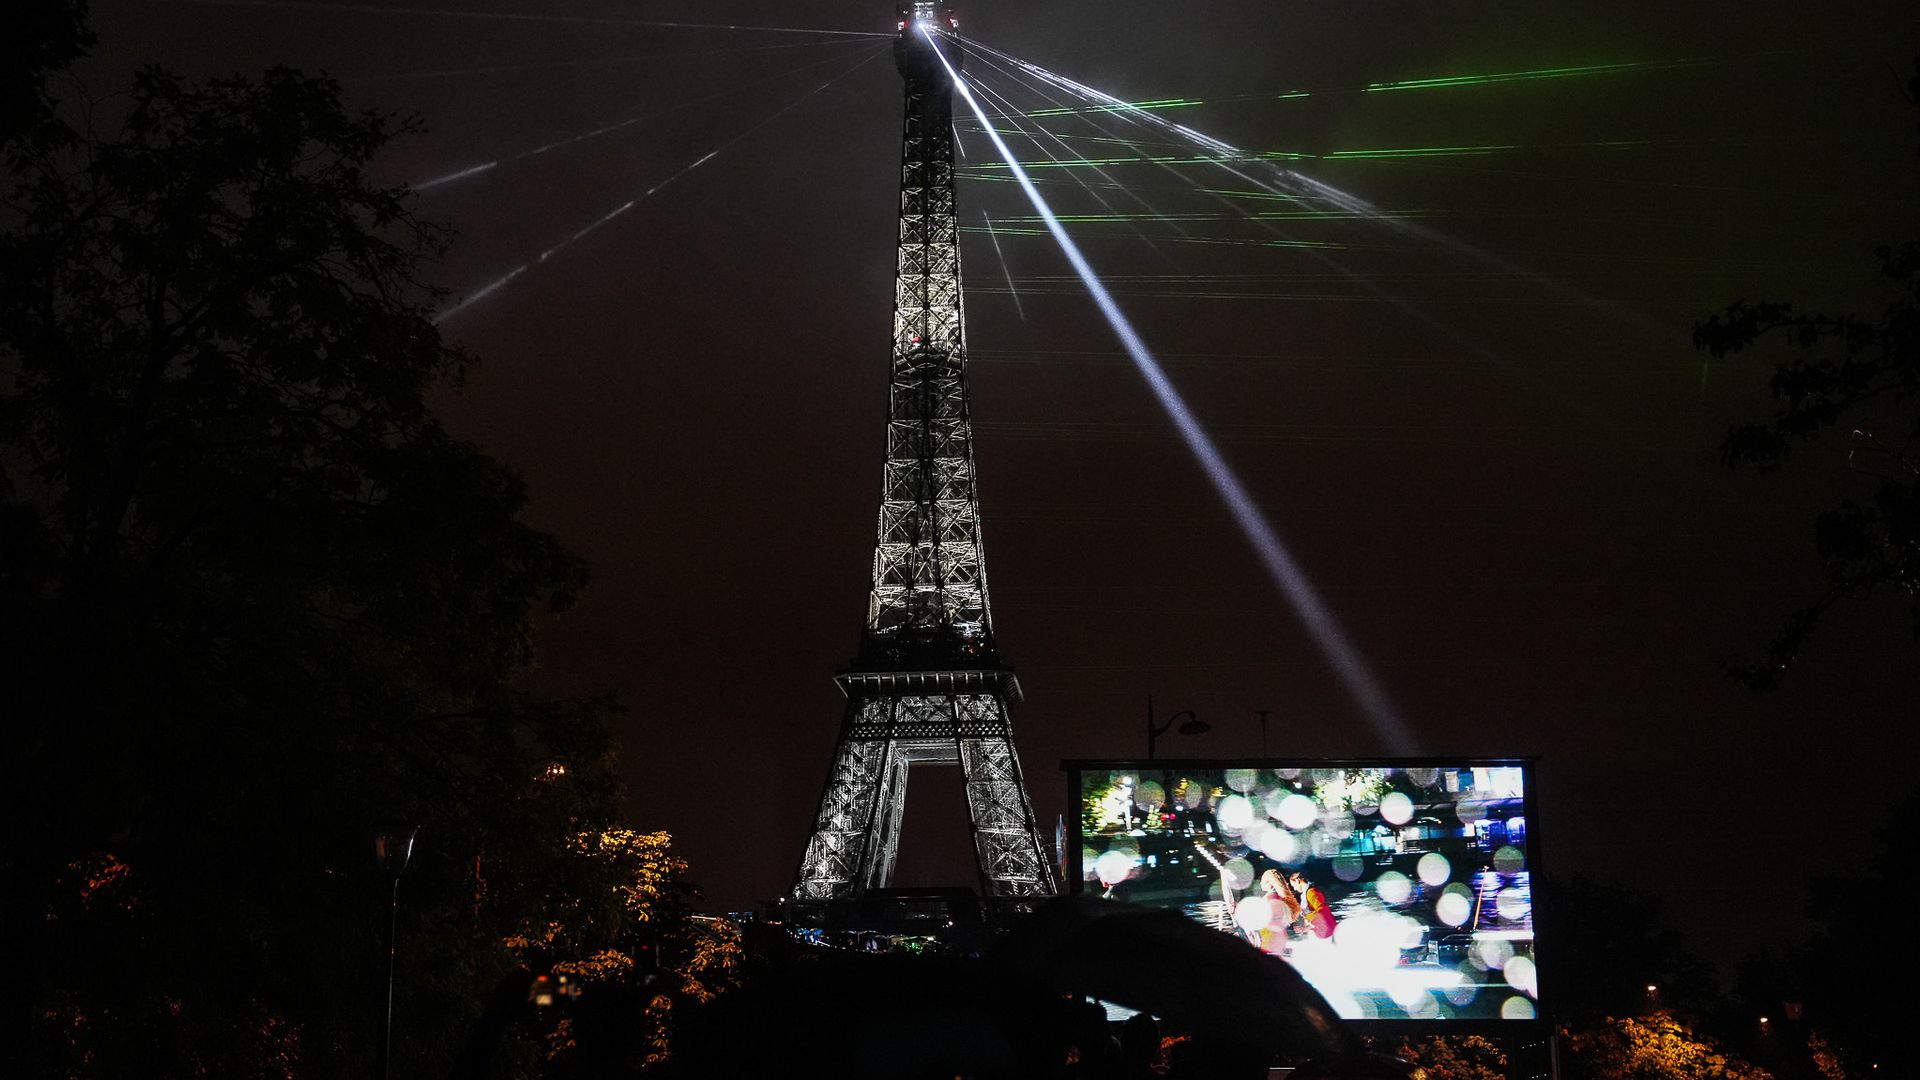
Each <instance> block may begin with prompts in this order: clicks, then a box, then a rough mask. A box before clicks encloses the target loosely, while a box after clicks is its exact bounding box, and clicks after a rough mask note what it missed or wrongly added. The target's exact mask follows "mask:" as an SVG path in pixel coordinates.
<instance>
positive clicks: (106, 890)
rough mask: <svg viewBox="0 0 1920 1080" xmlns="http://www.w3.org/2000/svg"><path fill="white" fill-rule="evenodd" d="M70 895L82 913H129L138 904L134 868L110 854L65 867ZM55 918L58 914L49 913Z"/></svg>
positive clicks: (98, 854)
mask: <svg viewBox="0 0 1920 1080" xmlns="http://www.w3.org/2000/svg"><path fill="white" fill-rule="evenodd" d="M67 873H68V875H69V880H70V882H71V888H72V893H71V895H72V896H73V897H74V898H75V899H76V900H78V901H79V907H80V910H81V911H85V912H89V913H93V912H106V911H132V910H133V909H134V907H135V906H137V905H138V903H139V897H138V896H137V895H136V894H135V892H134V888H133V867H131V866H128V865H127V863H126V860H124V859H122V858H120V856H118V855H115V854H113V853H112V852H100V853H97V854H94V855H90V856H88V857H87V858H85V859H81V860H79V861H77V862H73V863H69V864H67ZM48 914H49V916H50V917H58V912H57V911H54V912H49V913H48Z"/></svg>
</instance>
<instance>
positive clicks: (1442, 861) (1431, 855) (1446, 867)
mask: <svg viewBox="0 0 1920 1080" xmlns="http://www.w3.org/2000/svg"><path fill="white" fill-rule="evenodd" d="M1413 872H1414V873H1416V874H1418V875H1420V881H1421V883H1422V884H1424V885H1445V884H1446V883H1447V879H1448V878H1450V877H1452V876H1453V864H1452V863H1450V862H1448V861H1447V857H1446V856H1445V855H1442V854H1440V853H1439V852H1437V851H1429V852H1427V853H1426V854H1425V855H1422V856H1420V861H1419V862H1417V863H1415V864H1414V869H1413Z"/></svg>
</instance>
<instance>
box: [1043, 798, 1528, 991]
mask: <svg viewBox="0 0 1920 1080" xmlns="http://www.w3.org/2000/svg"><path fill="white" fill-rule="evenodd" d="M1067 771H1068V776H1069V784H1070V794H1071V795H1072V797H1073V800H1074V804H1075V810H1076V811H1077V814H1076V817H1077V824H1078V830H1077V831H1078V833H1079V835H1078V837H1077V838H1076V841H1077V842H1070V843H1069V845H1068V851H1067V854H1068V857H1069V858H1068V861H1069V863H1070V864H1071V865H1070V866H1069V875H1070V876H1071V877H1073V878H1075V879H1077V881H1076V884H1075V886H1074V887H1075V888H1078V889H1080V890H1083V891H1086V892H1090V893H1094V894H1096V895H1099V896H1105V897H1110V898H1113V899H1116V900H1125V901H1128V902H1131V903H1135V904H1142V905H1146V906H1149V907H1159V908H1167V909H1171V910H1174V911H1179V912H1181V913H1183V914H1185V915H1187V916H1189V917H1190V918H1193V919H1196V920H1198V921H1200V922H1202V923H1205V924H1206V925H1208V926H1211V927H1214V928H1215V929H1218V930H1219V931H1220V932H1221V933H1223V934H1234V935H1237V936H1239V937H1241V938H1243V939H1245V940H1246V941H1247V942H1248V943H1249V944H1251V945H1253V946H1255V947H1257V948H1259V949H1261V950H1263V951H1265V952H1267V953H1269V954H1272V955H1274V956H1278V957H1280V958H1282V959H1284V960H1286V961H1287V962H1288V963H1290V964H1292V965H1293V967H1294V969H1295V970H1297V971H1298V972H1299V973H1300V974H1301V975H1302V976H1304V977H1305V978H1306V980H1307V982H1308V983H1310V984H1312V985H1313V987H1314V988H1315V989H1316V990H1318V991H1320V993H1321V994H1322V995H1323V996H1324V997H1325V998H1326V999H1327V1001H1328V1002H1329V1003H1331V1004H1332V1005H1333V1007H1334V1009H1335V1011H1337V1012H1338V1013H1339V1014H1340V1015H1341V1016H1343V1017H1346V1018H1349V1019H1355V1020H1401V1021H1407V1020H1413V1021H1421V1020H1431V1021H1446V1020H1480V1021H1501V1020H1506V1021H1517V1020H1531V1019H1533V1018H1534V1017H1535V1016H1536V1015H1537V1012H1538V1001H1539V995H1540V991H1539V969H1538V967H1537V965H1536V963H1535V960H1534V920H1533V873H1532V866H1533V863H1534V856H1533V853H1534V848H1533V846H1532V845H1531V843H1530V842H1529V831H1528V828H1527V791H1528V781H1529V780H1530V772H1531V770H1530V769H1529V768H1528V766H1527V765H1525V764H1523V763H1520V762H1514V761H1491V762H1489V761H1474V762H1457V763H1427V762H1418V763H1410V762H1362V763H1352V762H1339V763H1328V762H1295V763H1283V762H1270V761H1263V762H1258V763H1233V764H1224V763H1219V762H1123V763H1112V762H1100V763H1088V762H1068V763H1067ZM1076 854H1077V856H1078V857H1077V859H1076V858H1074V856H1075V855H1076Z"/></svg>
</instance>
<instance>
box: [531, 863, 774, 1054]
mask: <svg viewBox="0 0 1920 1080" xmlns="http://www.w3.org/2000/svg"><path fill="white" fill-rule="evenodd" d="M566 847H567V851H568V853H569V854H570V855H571V856H572V858H571V859H570V860H568V862H569V865H568V867H567V869H566V871H565V874H566V878H565V880H564V881H556V882H554V884H553V887H552V888H551V889H550V890H549V895H550V899H551V900H552V906H551V908H550V909H549V910H548V911H547V912H546V913H545V914H544V915H543V916H541V917H537V918H529V919H527V920H525V921H524V922H523V923H522V924H521V925H520V927H519V928H518V930H517V931H516V932H514V933H511V934H508V935H507V936H506V937H505V938H504V939H503V941H502V944H503V945H504V946H505V947H506V949H507V950H508V952H509V953H511V954H512V955H513V956H514V958H515V959H516V960H517V961H518V962H520V963H521V964H524V965H526V966H527V967H530V968H532V969H534V970H536V971H540V970H547V971H551V972H552V973H553V974H555V975H564V976H568V977H569V978H571V979H572V980H574V982H575V985H577V986H578V987H579V988H580V993H581V995H582V996H583V997H589V996H601V995H604V996H605V997H606V998H607V999H610V1000H625V1001H628V1002H630V1003H631V1004H630V1005H628V1006H626V1007H627V1008H630V1009H631V1010H632V1012H631V1014H630V1015H631V1016H632V1018H633V1027H632V1029H631V1030H632V1031H633V1032H634V1034H635V1039H634V1043H633V1046H632V1050H631V1053H632V1055H633V1064H636V1065H645V1064H650V1063H655V1062H660V1061H664V1060H666V1059H667V1057H668V1056H669V1055H670V1053H671V1046H672V1040H673V1010H674V1008H675V1006H676V1005H679V1004H699V1003H704V1002H707V1001H711V1000H713V999H714V998H715V997H717V996H719V995H720V994H721V993H724V992H725V991H726V990H728V989H729V988H731V987H732V986H734V985H735V984H736V983H737V982H738V971H739V967H740V963H741V960H742V957H743V952H742V949H741V945H740V931H739V928H738V927H736V926H734V925H733V924H732V923H731V922H729V921H727V920H725V919H717V918H708V917H704V916H699V915H695V914H693V913H692V911H691V910H690V903H691V896H692V889H691V887H690V886H689V885H688V884H687V882H686V880H685V877H686V871H687V863H686V860H685V859H682V858H680V857H679V856H678V855H676V854H674V852H673V838H672V837H671V836H669V835H668V834H666V833H664V832H638V831H635V830H630V829H606V830H601V831H594V832H580V833H576V834H574V835H573V836H572V837H570V838H569V839H568V841H567V844H566ZM579 1037H581V1036H580V1034H579V1032H577V1031H575V1030H574V1029H573V1027H572V1026H570V1025H568V1024H566V1023H565V1022H563V1021H555V1022H554V1023H553V1024H552V1025H551V1026H550V1027H549V1028H548V1029H547V1031H546V1033H545V1035H544V1045H543V1051H544V1053H545V1056H546V1057H547V1059H548V1060H550V1061H557V1060H561V1059H565V1058H566V1057H567V1056H568V1055H569V1054H570V1053H572V1052H573V1051H574V1050H575V1049H576V1047H577V1041H578V1038H579Z"/></svg>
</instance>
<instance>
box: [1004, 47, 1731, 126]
mask: <svg viewBox="0 0 1920 1080" xmlns="http://www.w3.org/2000/svg"><path fill="white" fill-rule="evenodd" d="M1726 62H1727V61H1726V60H1724V59H1722V58H1719V57H1682V58H1680V59H1677V60H1624V61H1620V62H1617V63H1610V64H1575V65H1569V66H1566V67H1547V68H1527V69H1524V70H1521V71H1491V72H1485V73H1480V74H1467V75H1435V76H1430V77H1427V78H1422V79H1398V80H1394V81H1391V82H1375V83H1368V84H1366V85H1365V86H1334V87H1321V88H1318V89H1312V90H1287V91H1282V92H1275V91H1271V90H1269V91H1255V92H1252V93H1242V94H1221V95H1217V96H1213V97H1205V98H1189V97H1171V98H1148V99H1146V100H1144V101H1123V102H1120V103H1118V104H1105V105H1084V106H1077V107H1060V108H1050V109H1040V110H1038V111H1035V112H1029V113H1026V114H1025V115H1027V116H1082V115H1089V114H1093V113H1108V112H1126V111H1128V110H1132V109H1140V110H1156V109H1189V108H1193V107H1195V106H1199V105H1223V104H1226V103H1228V102H1235V101H1297V100H1299V99H1301V98H1309V97H1316V96H1324V95H1328V94H1372V93H1379V92H1381V91H1388V90H1446V89H1452V88H1454V87H1461V86H1492V85H1495V84H1499V83H1516V82H1537V81H1541V80H1547V79H1575V78H1587V77H1592V76H1598V75H1620V74H1625V73H1628V72H1635V71H1666V70H1672V69H1676V68H1688V67H1699V66H1701V65H1704V64H1719V63H1726Z"/></svg>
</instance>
